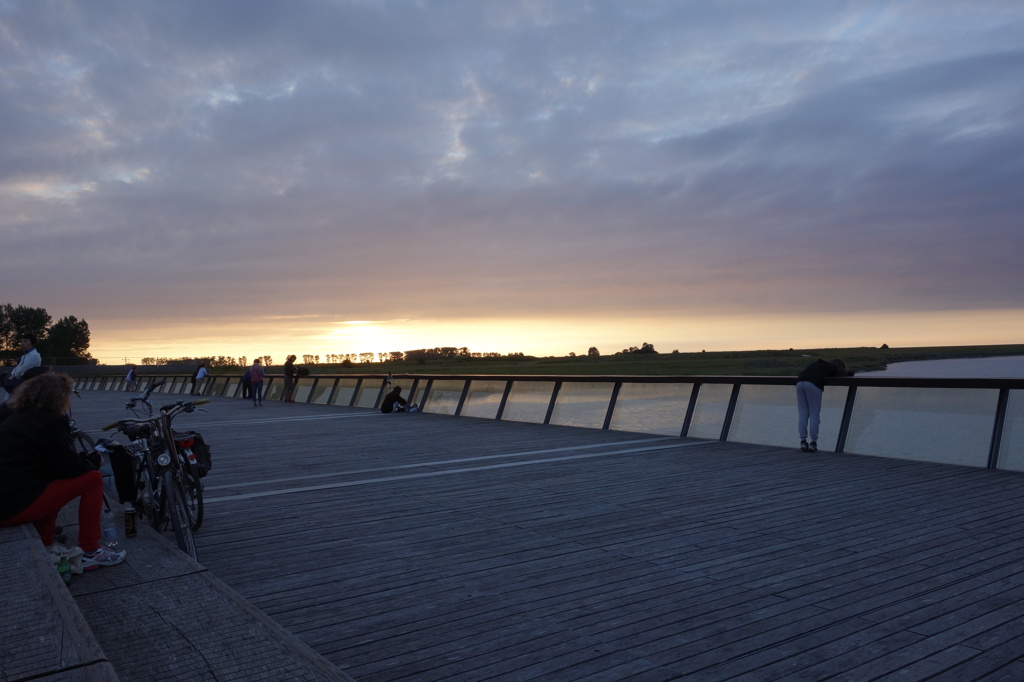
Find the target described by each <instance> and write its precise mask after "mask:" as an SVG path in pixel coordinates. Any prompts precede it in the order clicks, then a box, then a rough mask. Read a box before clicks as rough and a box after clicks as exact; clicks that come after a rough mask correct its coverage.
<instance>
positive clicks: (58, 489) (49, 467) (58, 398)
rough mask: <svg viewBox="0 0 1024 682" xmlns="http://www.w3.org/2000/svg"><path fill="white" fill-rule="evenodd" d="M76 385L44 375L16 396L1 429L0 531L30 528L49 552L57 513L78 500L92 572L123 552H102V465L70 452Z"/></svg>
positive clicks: (85, 564)
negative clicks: (1, 528) (28, 525)
mask: <svg viewBox="0 0 1024 682" xmlns="http://www.w3.org/2000/svg"><path fill="white" fill-rule="evenodd" d="M73 386H74V381H73V380H72V379H71V377H69V376H68V375H67V374H43V375H41V376H37V377H35V378H33V379H30V380H28V381H25V382H23V383H22V384H21V385H20V386H18V389H17V390H16V391H15V393H14V397H13V398H12V400H11V407H13V409H14V414H12V415H10V416H9V417H8V418H7V419H5V420H4V422H3V424H0V526H17V525H20V524H22V523H29V522H31V523H33V524H34V525H35V527H36V530H38V531H39V536H40V537H41V538H42V541H43V545H45V546H46V547H51V546H52V545H53V543H54V532H55V526H56V523H57V512H59V511H60V509H61V508H62V507H63V506H64V505H66V504H67V503H68V502H70V501H72V500H73V499H75V498H76V497H79V498H81V500H80V502H79V505H78V545H79V547H81V548H82V551H83V552H85V555H84V556H83V557H82V568H83V569H84V570H87V571H88V570H92V569H95V568H99V567H101V566H113V565H114V564H119V563H121V562H122V561H124V558H125V555H126V552H125V551H124V550H122V551H119V552H114V551H110V550H108V549H107V548H105V547H102V546H100V515H101V514H102V512H103V477H102V476H101V475H100V472H99V471H98V470H97V469H98V468H99V466H100V461H99V457H98V455H97V453H92V455H93V457H91V458H90V457H87V456H82V455H80V454H79V453H78V452H77V451H76V450H75V447H74V444H73V441H72V436H71V423H70V421H69V419H68V417H67V412H68V411H69V409H70V399H71V389H72V387H73Z"/></svg>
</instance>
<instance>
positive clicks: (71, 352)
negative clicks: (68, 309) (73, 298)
mask: <svg viewBox="0 0 1024 682" xmlns="http://www.w3.org/2000/svg"><path fill="white" fill-rule="evenodd" d="M43 347H44V350H45V351H46V352H47V353H49V354H50V355H53V356H54V357H56V358H80V359H83V360H88V359H90V358H91V357H92V356H90V355H89V324H88V323H87V322H86V321H85V320H79V319H78V318H77V317H74V316H73V315H69V316H68V317H62V318H60V319H59V320H57V321H56V322H55V323H54V325H53V326H52V327H50V329H49V331H48V332H47V334H46V341H45V343H44V346H43Z"/></svg>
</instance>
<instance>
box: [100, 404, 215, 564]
mask: <svg viewBox="0 0 1024 682" xmlns="http://www.w3.org/2000/svg"><path fill="white" fill-rule="evenodd" d="M208 402H210V401H209V400H196V401H183V400H179V401H177V402H175V403H172V404H170V405H165V406H164V407H161V408H160V410H159V414H158V415H157V416H155V417H151V418H148V419H122V420H120V421H117V422H114V423H113V424H108V425H107V426H104V427H103V429H102V430H103V431H111V430H116V431H118V432H120V433H122V434H124V436H125V437H126V438H127V439H128V440H129V444H128V445H126V446H122V447H123V448H124V450H125V452H126V453H127V455H128V457H129V458H130V462H131V471H132V475H133V478H134V479H135V481H134V482H135V487H136V496H135V499H134V500H133V503H134V505H135V506H136V508H138V509H139V511H140V513H141V514H142V515H143V517H144V518H145V519H146V520H147V521H148V522H149V524H150V525H151V526H152V527H153V528H154V529H156V530H157V531H160V532H163V531H164V530H166V529H167V526H168V525H170V526H171V528H172V530H173V531H174V538H175V541H176V542H177V544H178V547H179V548H181V550H182V551H183V552H185V553H186V554H188V555H189V556H191V557H192V558H193V559H197V556H196V544H195V537H194V535H193V531H195V530H198V529H199V526H200V525H201V524H202V519H203V484H202V481H201V480H200V478H201V476H202V475H203V473H204V472H203V471H201V470H200V466H201V465H200V463H199V462H198V461H197V459H196V458H195V452H194V447H195V443H196V438H195V437H196V436H197V435H198V434H195V433H194V432H193V433H192V434H186V435H185V436H182V435H181V434H176V433H175V432H174V430H173V429H172V427H171V424H172V422H173V420H174V418H175V417H176V416H178V415H179V414H181V413H183V412H184V413H188V412H194V411H195V410H197V409H200V410H201V411H205V410H202V409H201V408H198V407H197V406H198V405H202V404H205V403H208ZM189 441H191V442H189ZM98 445H101V446H104V447H106V448H107V449H108V451H109V452H110V454H111V458H112V459H113V458H114V457H115V456H116V455H115V454H114V452H115V450H114V448H115V447H116V446H117V445H118V444H117V443H116V442H114V441H111V440H109V439H106V442H103V441H101V442H100V443H99V444H98Z"/></svg>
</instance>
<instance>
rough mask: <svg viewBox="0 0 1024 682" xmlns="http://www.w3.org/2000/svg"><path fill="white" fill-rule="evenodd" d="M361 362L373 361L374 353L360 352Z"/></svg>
mask: <svg viewBox="0 0 1024 682" xmlns="http://www.w3.org/2000/svg"><path fill="white" fill-rule="evenodd" d="M359 362H365V363H371V362H373V353H360V354H359Z"/></svg>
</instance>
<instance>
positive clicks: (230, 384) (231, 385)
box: [221, 377, 242, 398]
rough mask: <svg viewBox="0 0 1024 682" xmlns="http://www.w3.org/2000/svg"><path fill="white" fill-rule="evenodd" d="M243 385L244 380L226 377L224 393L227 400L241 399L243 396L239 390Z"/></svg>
mask: <svg viewBox="0 0 1024 682" xmlns="http://www.w3.org/2000/svg"><path fill="white" fill-rule="evenodd" d="M241 385H242V380H241V379H239V378H238V377H225V378H224V393H222V394H221V395H223V396H224V397H225V398H241V397H242V394H241V392H240V391H239V390H238V389H239V386H241Z"/></svg>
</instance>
